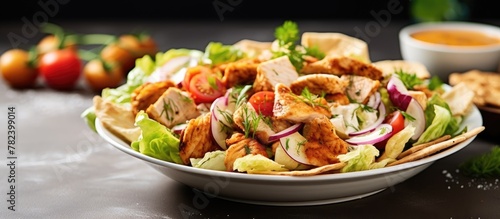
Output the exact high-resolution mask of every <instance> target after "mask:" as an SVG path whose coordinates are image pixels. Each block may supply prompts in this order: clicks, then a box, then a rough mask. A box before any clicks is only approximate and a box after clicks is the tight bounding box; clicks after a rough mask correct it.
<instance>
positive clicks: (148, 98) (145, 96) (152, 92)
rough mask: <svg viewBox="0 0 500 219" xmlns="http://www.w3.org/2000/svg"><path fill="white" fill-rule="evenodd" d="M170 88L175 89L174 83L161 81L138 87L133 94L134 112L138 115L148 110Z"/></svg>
mask: <svg viewBox="0 0 500 219" xmlns="http://www.w3.org/2000/svg"><path fill="white" fill-rule="evenodd" d="M169 87H175V84H174V82H172V81H170V80H168V81H160V82H154V83H145V84H142V85H141V86H139V87H137V88H136V89H135V90H134V91H133V92H132V94H131V104H132V112H133V113H134V115H136V114H137V113H138V112H139V111H141V110H146V109H147V108H148V107H149V106H150V105H151V104H153V103H155V102H156V101H157V100H158V98H160V96H161V95H162V94H163V92H165V91H166V90H167V89H168V88H169Z"/></svg>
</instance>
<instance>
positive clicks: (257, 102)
mask: <svg viewBox="0 0 500 219" xmlns="http://www.w3.org/2000/svg"><path fill="white" fill-rule="evenodd" d="M248 102H250V104H252V106H253V108H255V110H256V111H257V112H258V113H260V114H262V115H264V116H273V107H274V92H272V91H259V92H257V93H255V94H253V95H252V96H251V97H250V99H249V101H248Z"/></svg>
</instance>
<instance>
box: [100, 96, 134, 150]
mask: <svg viewBox="0 0 500 219" xmlns="http://www.w3.org/2000/svg"><path fill="white" fill-rule="evenodd" d="M93 101H94V109H95V114H96V116H97V118H98V119H99V121H101V123H102V125H103V126H104V128H106V129H107V130H109V131H110V132H111V133H113V134H114V135H116V136H117V137H118V138H120V139H121V140H123V141H125V142H127V143H129V144H130V143H131V142H133V141H135V140H137V138H139V135H141V129H140V128H139V127H136V126H135V124H134V123H135V116H134V114H133V112H132V111H131V110H129V109H126V108H125V107H122V106H119V105H116V104H114V103H112V102H110V101H107V100H105V99H103V98H102V97H100V96H94V98H93Z"/></svg>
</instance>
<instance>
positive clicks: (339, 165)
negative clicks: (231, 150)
mask: <svg viewBox="0 0 500 219" xmlns="http://www.w3.org/2000/svg"><path fill="white" fill-rule="evenodd" d="M345 165H346V163H342V162H341V163H334V164H328V165H324V166H320V167H315V168H313V169H309V170H293V171H251V172H247V173H249V174H265V175H280V176H314V175H320V174H323V173H330V172H334V171H338V170H340V169H342V168H343V167H344V166H345Z"/></svg>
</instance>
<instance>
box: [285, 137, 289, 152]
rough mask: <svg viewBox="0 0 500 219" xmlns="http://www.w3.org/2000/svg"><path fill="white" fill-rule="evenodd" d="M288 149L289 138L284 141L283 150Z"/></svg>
mask: <svg viewBox="0 0 500 219" xmlns="http://www.w3.org/2000/svg"><path fill="white" fill-rule="evenodd" d="M288 148H290V138H286V140H285V149H286V150H288Z"/></svg>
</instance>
